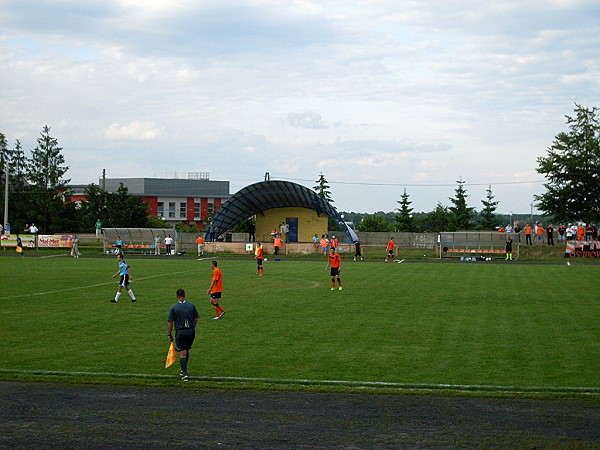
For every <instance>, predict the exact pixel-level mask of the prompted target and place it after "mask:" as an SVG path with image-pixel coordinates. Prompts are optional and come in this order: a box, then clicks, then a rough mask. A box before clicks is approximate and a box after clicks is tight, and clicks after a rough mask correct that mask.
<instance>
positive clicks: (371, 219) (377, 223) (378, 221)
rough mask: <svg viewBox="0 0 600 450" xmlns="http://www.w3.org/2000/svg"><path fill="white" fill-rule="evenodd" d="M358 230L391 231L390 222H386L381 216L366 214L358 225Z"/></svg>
mask: <svg viewBox="0 0 600 450" xmlns="http://www.w3.org/2000/svg"><path fill="white" fill-rule="evenodd" d="M358 231H367V232H369V231H392V224H391V223H389V222H386V220H385V219H384V218H383V216H380V215H376V214H373V215H366V216H365V217H364V219H363V220H362V222H361V223H360V225H359V226H358Z"/></svg>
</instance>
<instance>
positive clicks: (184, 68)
mask: <svg viewBox="0 0 600 450" xmlns="http://www.w3.org/2000/svg"><path fill="white" fill-rule="evenodd" d="M599 17H600V2H598V1H597V0H581V1H579V0H532V1H525V0H523V1H521V0H514V1H513V0H499V1H493V2H492V1H484V0H464V1H451V0H427V1H426V0H405V1H401V2H400V1H397V0H381V1H369V0H363V1H352V0H348V1H327V0H325V1H310V0H297V1H294V0H289V1H277V0H273V1H270V0H243V1H241V0H240V1H233V0H232V1H229V0H217V1H213V0H203V1H197V0H189V1H187V0H186V1H177V0H112V1H111V0H86V1H81V0H47V1H41V0H27V1H21V0H12V1H10V0H0V132H1V133H3V134H4V135H5V136H6V138H7V140H8V142H9V146H10V147H13V146H14V143H15V141H16V140H17V139H19V140H20V141H21V144H22V146H23V149H24V150H26V154H28V153H29V150H32V149H33V148H35V147H36V145H37V142H36V140H37V138H38V137H39V136H40V132H41V130H42V128H43V127H44V125H48V126H49V127H50V128H51V132H50V134H51V136H52V137H54V138H56V139H58V142H59V145H60V146H61V147H62V148H63V152H62V153H63V155H64V157H65V159H66V164H67V165H68V166H69V171H68V172H67V174H66V175H65V176H66V177H67V178H69V179H70V180H71V183H73V184H89V183H92V182H93V183H98V179H99V178H100V176H101V174H102V170H103V169H106V174H107V177H109V178H120V177H161V176H164V175H165V174H177V176H179V177H186V175H185V174H186V173H188V172H208V173H210V178H211V179H213V180H228V181H230V183H231V193H232V194H233V193H235V192H237V191H238V190H240V189H241V188H243V187H244V186H246V185H248V184H251V183H254V182H257V181H262V180H263V179H264V178H265V173H266V172H268V173H269V174H270V177H271V179H283V180H290V181H294V182H297V183H300V184H302V185H305V186H307V187H311V188H312V187H313V186H315V184H316V180H317V179H318V177H319V174H320V173H323V175H324V176H325V178H326V179H327V181H328V182H329V184H330V186H331V188H330V191H331V194H332V197H333V200H334V203H333V205H334V206H335V207H336V208H337V209H338V210H340V211H354V212H366V213H374V212H377V211H393V210H394V209H396V208H398V207H399V204H398V203H397V202H398V201H399V200H400V199H401V195H402V193H403V192H404V190H405V189H406V192H407V194H408V195H409V200H410V201H411V202H412V203H411V205H410V206H411V207H412V208H413V210H414V211H415V212H428V211H431V210H433V209H434V208H435V207H436V205H437V204H438V202H439V203H441V204H442V205H445V206H450V205H451V202H450V198H451V197H454V196H455V189H456V187H457V182H458V181H459V180H461V181H464V182H465V184H464V188H465V190H466V191H467V194H468V205H469V206H470V207H473V208H475V209H476V210H481V209H482V207H483V205H482V203H481V201H482V200H485V199H486V191H487V190H488V188H489V187H490V186H491V191H492V195H493V196H494V200H495V201H498V202H499V204H498V207H497V212H499V213H504V214H508V213H511V212H513V213H515V214H519V213H530V212H533V213H536V212H537V209H536V208H535V204H534V195H535V194H541V193H543V192H544V191H545V188H544V181H545V180H544V177H543V175H541V174H539V173H537V171H536V168H537V167H538V163H537V158H539V157H543V156H545V155H547V151H548V148H549V147H550V146H551V145H552V142H553V140H554V138H555V137H556V135H557V134H558V133H560V132H563V131H568V127H567V125H566V116H569V115H571V116H572V115H574V109H575V104H579V105H582V106H585V107H590V108H591V107H594V106H600V20H598V18H599Z"/></svg>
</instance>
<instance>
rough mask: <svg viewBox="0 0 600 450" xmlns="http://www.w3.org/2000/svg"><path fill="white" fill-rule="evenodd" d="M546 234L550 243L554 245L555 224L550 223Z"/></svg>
mask: <svg viewBox="0 0 600 450" xmlns="http://www.w3.org/2000/svg"><path fill="white" fill-rule="evenodd" d="M546 235H547V236H548V245H554V225H552V224H550V225H548V229H547V230H546Z"/></svg>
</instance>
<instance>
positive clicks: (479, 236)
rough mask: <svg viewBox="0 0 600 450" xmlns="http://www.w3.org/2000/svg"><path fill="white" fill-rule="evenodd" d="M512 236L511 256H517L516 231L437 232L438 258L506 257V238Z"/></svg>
mask: <svg viewBox="0 0 600 450" xmlns="http://www.w3.org/2000/svg"><path fill="white" fill-rule="evenodd" d="M509 236H510V237H512V239H513V244H512V249H513V258H514V259H518V258H519V242H520V239H519V238H520V236H519V234H518V233H498V232H495V231H468V232H465V231H463V232H453V233H452V232H443V233H440V234H439V249H440V258H478V257H484V258H492V259H500V258H502V259H504V258H505V257H506V240H507V238H508V237H509Z"/></svg>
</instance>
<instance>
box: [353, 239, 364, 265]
mask: <svg viewBox="0 0 600 450" xmlns="http://www.w3.org/2000/svg"><path fill="white" fill-rule="evenodd" d="M358 258H360V260H361V261H363V257H362V251H361V248H360V240H359V239H356V241H354V261H358Z"/></svg>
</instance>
